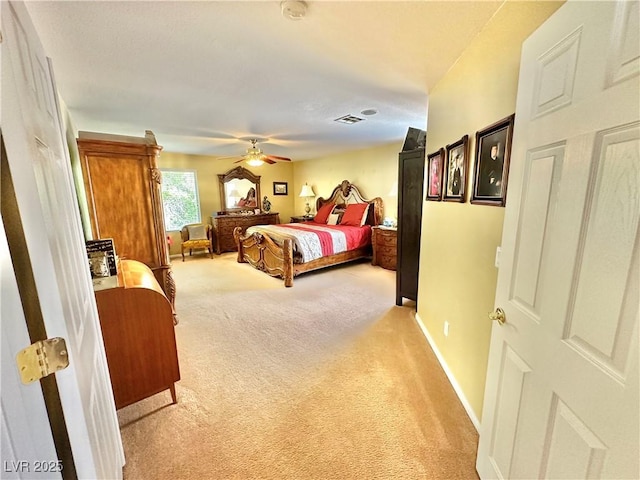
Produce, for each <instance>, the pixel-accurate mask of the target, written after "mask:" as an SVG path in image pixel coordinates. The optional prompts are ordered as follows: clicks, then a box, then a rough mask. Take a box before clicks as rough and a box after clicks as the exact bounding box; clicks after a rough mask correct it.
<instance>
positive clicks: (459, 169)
mask: <svg viewBox="0 0 640 480" xmlns="http://www.w3.org/2000/svg"><path fill="white" fill-rule="evenodd" d="M468 165H469V135H465V136H464V137H462V138H461V139H460V140H458V141H457V142H455V143H452V144H451V145H447V153H446V160H445V164H444V177H445V180H444V194H443V198H444V200H446V201H449V202H461V203H464V202H465V201H466V200H467V192H466V190H467V188H466V187H467V178H468V177H467V170H468V169H469V167H468Z"/></svg>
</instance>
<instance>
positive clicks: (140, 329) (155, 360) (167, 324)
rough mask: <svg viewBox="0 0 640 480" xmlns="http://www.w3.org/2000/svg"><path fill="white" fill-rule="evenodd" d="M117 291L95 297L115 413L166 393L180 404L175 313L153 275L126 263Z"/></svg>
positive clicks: (122, 264) (143, 267)
mask: <svg viewBox="0 0 640 480" xmlns="http://www.w3.org/2000/svg"><path fill="white" fill-rule="evenodd" d="M118 270H119V271H118V285H117V287H115V288H107V289H104V290H99V291H97V292H95V294H96V305H97V307H98V315H99V317H100V327H101V329H102V337H103V340H104V348H105V353H106V356H107V363H108V365H109V375H110V377H111V386H112V388H113V396H114V399H115V403H116V408H122V407H126V406H127V405H130V404H132V403H135V402H137V401H139V400H142V399H143V398H147V397H150V396H151V395H155V394H156V393H160V392H162V391H164V390H167V389H168V390H170V391H171V398H172V400H173V403H176V402H177V399H176V390H175V385H174V384H175V382H177V381H178V380H180V367H179V365H178V352H177V349H176V337H175V331H174V326H173V310H172V308H171V304H170V303H169V300H168V299H167V297H166V295H165V294H164V292H163V291H162V289H161V288H160V285H159V284H158V282H157V280H156V279H155V278H154V275H153V273H152V272H151V270H150V269H149V267H147V266H146V265H144V264H143V263H141V262H137V261H135V260H122V261H120V264H119V268H118Z"/></svg>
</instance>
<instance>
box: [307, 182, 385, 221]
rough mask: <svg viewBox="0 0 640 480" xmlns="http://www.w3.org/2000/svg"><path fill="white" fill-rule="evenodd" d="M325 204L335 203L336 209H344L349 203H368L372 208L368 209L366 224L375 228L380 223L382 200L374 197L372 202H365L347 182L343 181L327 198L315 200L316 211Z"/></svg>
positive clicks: (356, 188) (360, 194) (351, 184)
mask: <svg viewBox="0 0 640 480" xmlns="http://www.w3.org/2000/svg"><path fill="white" fill-rule="evenodd" d="M327 203H335V204H336V208H338V209H344V208H345V207H346V206H347V205H348V204H350V203H368V204H370V205H372V206H373V208H369V213H368V214H367V221H366V224H367V225H371V226H374V227H375V226H377V225H380V224H381V223H382V215H383V212H382V198H380V197H376V198H374V199H372V200H367V199H366V198H364V197H363V196H362V193H360V190H359V189H358V187H356V186H355V185H354V184H353V183H351V182H349V180H343V181H342V182H341V183H340V185H338V186H337V187H336V188H334V189H333V192H331V195H330V196H329V198H326V199H325V198H322V197H319V198H318V199H317V200H316V211H318V210H320V207H322V206H323V205H325V204H327Z"/></svg>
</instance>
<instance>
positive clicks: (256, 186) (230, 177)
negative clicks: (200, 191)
mask: <svg viewBox="0 0 640 480" xmlns="http://www.w3.org/2000/svg"><path fill="white" fill-rule="evenodd" d="M218 180H219V182H220V204H221V205H222V210H224V211H225V212H227V213H242V212H247V211H251V212H253V211H254V210H255V209H259V208H261V201H260V199H261V198H262V197H260V175H254V174H253V173H251V172H250V171H249V170H247V169H246V168H244V167H236V168H233V169H231V170H229V171H228V172H227V173H224V174H218Z"/></svg>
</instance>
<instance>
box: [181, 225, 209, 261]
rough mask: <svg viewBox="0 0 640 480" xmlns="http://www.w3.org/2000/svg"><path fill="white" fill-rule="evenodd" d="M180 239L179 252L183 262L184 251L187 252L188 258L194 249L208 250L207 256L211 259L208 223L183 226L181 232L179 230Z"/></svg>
mask: <svg viewBox="0 0 640 480" xmlns="http://www.w3.org/2000/svg"><path fill="white" fill-rule="evenodd" d="M180 237H181V238H182V243H181V245H180V250H181V252H182V261H183V262H184V251H185V250H189V256H191V254H192V253H193V250H194V249H196V248H204V249H206V250H208V252H209V255H211V258H213V247H212V238H211V237H212V235H211V225H209V224H208V223H207V224H204V223H192V224H191V225H185V226H184V227H182V230H180Z"/></svg>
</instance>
